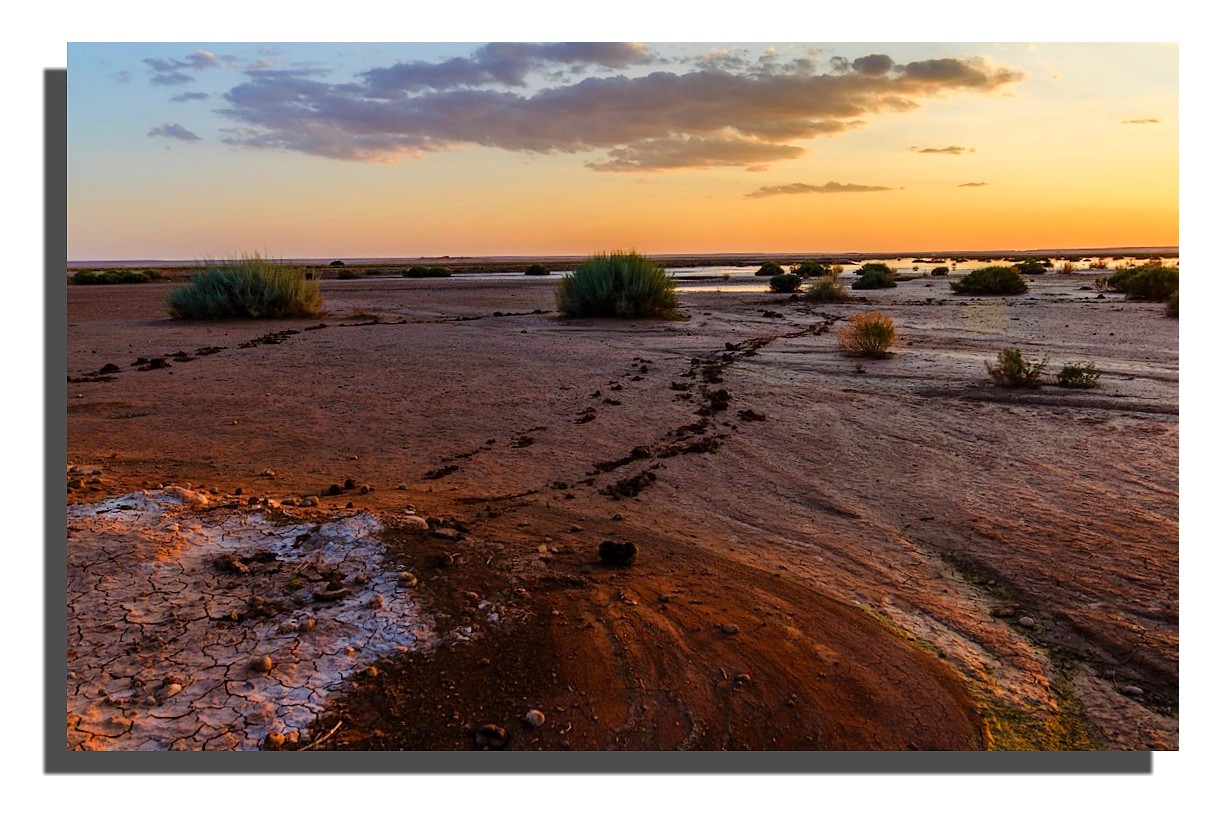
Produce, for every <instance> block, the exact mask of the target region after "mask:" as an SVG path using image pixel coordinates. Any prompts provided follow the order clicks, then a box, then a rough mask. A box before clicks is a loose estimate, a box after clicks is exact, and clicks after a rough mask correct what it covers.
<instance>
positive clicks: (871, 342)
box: [839, 312, 895, 358]
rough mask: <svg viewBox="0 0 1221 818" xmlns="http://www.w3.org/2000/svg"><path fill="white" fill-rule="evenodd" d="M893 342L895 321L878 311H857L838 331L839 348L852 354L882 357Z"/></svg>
mask: <svg viewBox="0 0 1221 818" xmlns="http://www.w3.org/2000/svg"><path fill="white" fill-rule="evenodd" d="M894 342H895V322H894V321H893V320H892V319H891V318H890V316H888V315H884V314H883V313H880V312H862V313H857V314H856V315H854V316H852V317H851V318H850V319H848V325H847V326H845V327H844V328H843V329H841V330H840V331H839V348H840V350H841V351H843V352H846V353H849V354H852V355H864V356H866V357H869V358H883V357H885V356H886V355H887V353H888V350H889V349H890V347H891V345H892V344H894Z"/></svg>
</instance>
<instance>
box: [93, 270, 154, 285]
mask: <svg viewBox="0 0 1221 818" xmlns="http://www.w3.org/2000/svg"><path fill="white" fill-rule="evenodd" d="M159 278H161V273H160V272H159V271H158V270H101V271H98V270H79V271H77V272H76V273H74V274H73V275H72V281H73V283H75V284H144V283H146V282H149V281H156V280H157V279H159Z"/></svg>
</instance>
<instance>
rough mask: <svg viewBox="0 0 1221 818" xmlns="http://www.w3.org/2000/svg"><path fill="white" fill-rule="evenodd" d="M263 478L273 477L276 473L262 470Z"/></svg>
mask: <svg viewBox="0 0 1221 818" xmlns="http://www.w3.org/2000/svg"><path fill="white" fill-rule="evenodd" d="M263 476H264V477H275V476H276V473H275V472H274V471H272V470H271V469H263Z"/></svg>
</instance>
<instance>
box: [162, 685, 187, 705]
mask: <svg viewBox="0 0 1221 818" xmlns="http://www.w3.org/2000/svg"><path fill="white" fill-rule="evenodd" d="M181 692H182V685H180V684H178V683H177V682H170V683H169V684H167V685H166V686H165V687H164V688H162V690H161V699H162V701H164V700H165V699H172V698H173V697H174V696H177V695H178V694H179V693H181Z"/></svg>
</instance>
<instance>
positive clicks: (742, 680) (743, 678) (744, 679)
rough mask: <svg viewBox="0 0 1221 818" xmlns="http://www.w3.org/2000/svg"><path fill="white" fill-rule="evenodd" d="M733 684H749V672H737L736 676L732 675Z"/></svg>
mask: <svg viewBox="0 0 1221 818" xmlns="http://www.w3.org/2000/svg"><path fill="white" fill-rule="evenodd" d="M733 684H734V687H742V686H743V685H748V684H750V674H749V673H739V674H738V675H737V676H734V677H733Z"/></svg>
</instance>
